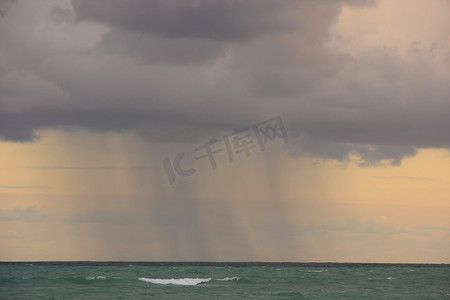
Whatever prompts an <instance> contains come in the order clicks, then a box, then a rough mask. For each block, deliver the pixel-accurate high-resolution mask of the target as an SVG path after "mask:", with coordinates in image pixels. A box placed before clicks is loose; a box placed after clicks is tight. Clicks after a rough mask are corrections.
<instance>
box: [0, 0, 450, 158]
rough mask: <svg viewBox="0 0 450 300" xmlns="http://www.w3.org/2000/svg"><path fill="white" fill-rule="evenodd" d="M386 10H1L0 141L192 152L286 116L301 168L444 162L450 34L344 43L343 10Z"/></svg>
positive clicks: (173, 5)
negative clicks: (191, 147)
mask: <svg viewBox="0 0 450 300" xmlns="http://www.w3.org/2000/svg"><path fill="white" fill-rule="evenodd" d="M377 5H378V4H376V3H374V2H373V1H362V0H361V1H356V0H353V1H334V2H333V3H330V2H329V1H311V0H302V1H283V3H282V4H280V3H276V4H275V3H274V2H273V1H245V2H241V1H209V0H200V1H192V2H186V1H178V0H174V1H141V0H133V1H127V2H126V3H125V2H123V1H84V0H74V1H50V0H49V1H43V2H42V3H39V5H38V4H36V3H33V2H30V1H2V2H1V5H0V36H1V37H2V41H3V42H2V43H1V45H0V138H2V139H3V140H7V141H18V142H30V141H33V140H34V139H36V138H37V137H38V136H39V131H40V130H45V129H55V128H56V129H61V130H67V129H71V128H84V129H88V130H92V131H96V132H108V131H118V132H123V131H127V132H135V133H137V134H138V135H140V136H141V137H143V138H144V139H146V140H147V141H149V142H152V141H175V142H178V141H187V142H197V141H198V140H199V139H200V138H204V137H206V136H208V135H212V134H213V133H215V132H218V131H229V130H232V129H235V128H240V127H243V126H246V125H251V124H254V123H257V122H260V121H262V120H264V119H268V118H271V117H274V116H276V115H281V116H282V117H283V120H284V121H285V123H286V125H287V127H288V132H289V135H290V137H291V143H290V147H291V149H290V153H291V154H292V155H294V156H305V155H306V156H313V157H322V158H332V159H338V160H341V161H343V160H347V159H349V158H350V157H351V155H352V154H357V155H359V157H360V159H361V162H360V163H361V165H367V164H369V165H370V164H377V163H379V162H381V161H385V160H386V161H388V162H390V163H393V164H400V163H401V160H402V158H404V157H407V156H412V155H415V153H416V151H417V148H429V147H435V148H449V147H450V133H449V131H448V128H450V101H449V100H448V99H450V87H449V85H448V82H450V59H449V57H450V42H449V34H450V33H449V31H448V30H443V31H442V34H441V35H440V36H441V38H440V40H439V41H421V40H411V43H410V47H407V48H406V50H404V49H403V50H401V49H399V48H395V47H391V46H390V45H388V43H387V42H385V41H383V40H380V42H379V44H376V45H370V46H366V47H360V46H359V47H357V49H358V50H357V51H356V50H355V49H356V46H355V45H356V44H357V43H358V37H353V39H348V40H345V41H344V39H345V38H346V37H345V36H344V35H343V34H344V33H342V32H339V31H338V30H336V29H335V28H337V27H336V24H339V22H341V21H342V20H340V18H341V17H342V15H341V12H342V8H343V7H347V8H348V7H350V8H351V7H355V6H356V7H357V9H366V10H371V9H376V7H377ZM333 28H334V29H333ZM413 38H414V37H413ZM336 41H338V42H336ZM339 41H340V42H339ZM407 42H408V41H406V43H407ZM333 43H334V44H333ZM336 45H339V47H338V46H336ZM358 45H359V44H358ZM386 45H388V46H386ZM354 46H355V47H354Z"/></svg>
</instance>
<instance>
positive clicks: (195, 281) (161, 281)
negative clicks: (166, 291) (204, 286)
mask: <svg viewBox="0 0 450 300" xmlns="http://www.w3.org/2000/svg"><path fill="white" fill-rule="evenodd" d="M138 279H139V280H141V281H145V282H150V283H154V284H166V285H167V284H173V285H197V284H200V283H203V282H209V281H211V278H178V279H176V278H172V279H161V278H145V277H139V278H138Z"/></svg>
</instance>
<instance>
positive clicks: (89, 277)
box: [86, 276, 106, 280]
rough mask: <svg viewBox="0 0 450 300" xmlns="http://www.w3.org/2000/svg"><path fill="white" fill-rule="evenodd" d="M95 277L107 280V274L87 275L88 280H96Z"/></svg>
mask: <svg viewBox="0 0 450 300" xmlns="http://www.w3.org/2000/svg"><path fill="white" fill-rule="evenodd" d="M95 279H101V280H105V279H106V276H88V277H86V280H95Z"/></svg>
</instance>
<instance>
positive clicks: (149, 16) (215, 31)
mask: <svg viewBox="0 0 450 300" xmlns="http://www.w3.org/2000/svg"><path fill="white" fill-rule="evenodd" d="M72 3H73V7H74V8H75V11H76V14H77V19H78V20H87V21H96V22H101V23H105V24H107V25H110V26H112V27H118V28H122V29H124V30H130V31H138V32H142V33H146V34H154V35H157V36H161V37H168V38H189V37H194V38H205V39H212V40H227V41H230V40H231V41H233V40H246V39H251V38H254V37H257V36H259V35H262V34H267V33H270V32H280V31H285V30H292V29H294V28H295V23H293V22H290V21H288V20H287V19H286V18H285V17H284V13H285V12H286V8H288V7H289V6H291V5H293V4H294V3H295V1H291V0H289V1H272V0H250V1H236V0H231V1H214V0H198V1H185V0H153V1H146V0H131V1H121V0H106V1H102V0H99V1H84V0H74V1H73V2H72Z"/></svg>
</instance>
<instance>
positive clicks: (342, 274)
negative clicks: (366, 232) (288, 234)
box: [0, 262, 450, 299]
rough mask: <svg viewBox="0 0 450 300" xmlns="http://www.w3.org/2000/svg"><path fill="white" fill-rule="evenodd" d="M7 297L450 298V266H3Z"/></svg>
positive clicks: (1, 292) (2, 290)
mask: <svg viewBox="0 0 450 300" xmlns="http://www.w3.org/2000/svg"><path fill="white" fill-rule="evenodd" d="M0 298H1V299H450V265H422V264H420V265H417V264H335V263H181V262H179V263H167V262H166V263H164V262H32V263H0Z"/></svg>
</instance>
